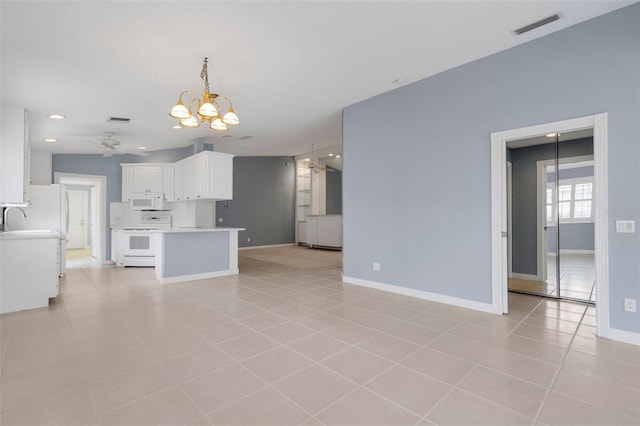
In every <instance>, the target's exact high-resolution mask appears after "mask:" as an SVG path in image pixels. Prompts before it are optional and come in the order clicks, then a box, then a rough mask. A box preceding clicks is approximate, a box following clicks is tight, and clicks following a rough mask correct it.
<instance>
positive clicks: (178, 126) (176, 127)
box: [171, 124, 182, 129]
mask: <svg viewBox="0 0 640 426" xmlns="http://www.w3.org/2000/svg"><path fill="white" fill-rule="evenodd" d="M171 128H172V129H182V126H181V125H179V124H176V125H175V126H171Z"/></svg>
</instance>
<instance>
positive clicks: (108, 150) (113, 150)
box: [96, 132, 149, 157]
mask: <svg viewBox="0 0 640 426" xmlns="http://www.w3.org/2000/svg"><path fill="white" fill-rule="evenodd" d="M105 136H106V138H104V139H102V141H101V142H100V144H99V145H100V147H101V148H102V156H103V157H111V156H112V155H114V154H117V155H122V154H132V155H138V156H141V157H147V156H148V155H149V153H147V152H140V150H139V149H137V147H135V146H134V145H129V146H125V145H122V144H121V142H120V141H119V140H117V139H114V138H113V132H105ZM96 145H97V144H96Z"/></svg>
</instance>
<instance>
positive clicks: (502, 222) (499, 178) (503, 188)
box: [491, 132, 509, 314]
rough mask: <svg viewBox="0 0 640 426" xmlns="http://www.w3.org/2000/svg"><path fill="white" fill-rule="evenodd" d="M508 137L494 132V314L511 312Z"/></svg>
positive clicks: (492, 240) (492, 268)
mask: <svg viewBox="0 0 640 426" xmlns="http://www.w3.org/2000/svg"><path fill="white" fill-rule="evenodd" d="M506 161H507V139H506V137H503V136H502V135H501V133H498V132H495V133H492V134H491V259H492V265H491V304H492V306H493V312H494V313H505V314H506V313H508V312H509V278H508V276H507V273H508V271H507V266H506V265H504V262H505V261H506V260H507V244H505V242H504V240H505V238H504V234H505V232H507V227H506V220H507V217H506V208H507V200H506V198H507V194H506V192H507V185H506V179H507V177H506V174H507V168H506V167H504V166H503V165H504V164H505V163H506Z"/></svg>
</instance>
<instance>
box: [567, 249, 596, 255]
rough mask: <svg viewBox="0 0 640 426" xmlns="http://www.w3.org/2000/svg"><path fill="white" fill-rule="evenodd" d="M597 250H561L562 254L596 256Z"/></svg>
mask: <svg viewBox="0 0 640 426" xmlns="http://www.w3.org/2000/svg"><path fill="white" fill-rule="evenodd" d="M594 253H595V250H574V249H560V254H594Z"/></svg>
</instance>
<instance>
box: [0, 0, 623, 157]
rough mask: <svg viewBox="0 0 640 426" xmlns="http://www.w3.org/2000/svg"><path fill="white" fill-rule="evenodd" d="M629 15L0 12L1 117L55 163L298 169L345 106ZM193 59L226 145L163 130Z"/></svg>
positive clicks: (193, 84)
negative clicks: (220, 99) (21, 113)
mask: <svg viewBox="0 0 640 426" xmlns="http://www.w3.org/2000/svg"><path fill="white" fill-rule="evenodd" d="M631 3H633V1H614V0H607V1H596V0H588V1H577V0H576V1H571V0H570V1H509V2H507V1H466V2H463V1H373V2H367V1H335V2H330V1H323V2H320V1H297V2H294V1H254V2H251V1H224V2H223V1H206V2H205V1H62V2H56V1H42V2H37V1H7V0H3V1H2V2H1V13H2V17H1V19H2V27H1V39H2V41H1V43H2V44H1V48H2V53H1V59H2V63H1V72H2V74H1V83H2V88H1V89H2V92H1V95H2V105H3V106H20V107H26V108H27V109H28V110H29V113H30V115H29V120H30V140H31V142H32V146H33V147H34V148H36V149H46V150H51V151H53V152H74V153H83V152H99V148H98V147H97V146H96V145H94V144H92V142H100V141H101V140H102V139H103V138H104V132H108V131H110V132H114V133H115V136H114V138H116V139H118V140H120V141H121V142H122V143H123V144H124V145H132V146H137V145H144V146H146V147H147V148H148V149H149V150H156V149H165V148H173V147H180V146H187V145H190V144H191V143H192V142H193V139H194V138H196V137H202V138H205V142H206V143H214V144H215V149H216V150H219V151H224V152H230V153H234V154H238V155H296V154H301V153H304V152H307V151H309V150H310V147H311V144H312V143H314V144H315V147H316V148H324V147H329V146H335V145H340V144H341V111H342V108H343V107H345V106H347V105H350V104H353V103H355V102H358V101H361V100H364V99H367V98H369V97H372V96H374V95H377V94H379V93H383V92H386V91H389V90H392V89H394V88H396V87H398V85H404V84H407V83H411V82H414V81H417V80H420V79H423V78H425V77H428V76H430V75H433V74H436V73H439V72H441V71H444V70H446V69H450V68H452V67H455V66H458V65H461V64H464V63H467V62H470V61H473V60H475V59H478V58H481V57H484V56H487V55H490V54H492V53H495V52H498V51H501V50H504V49H507V48H510V47H512V46H515V45H517V44H520V43H523V42H526V41H529V40H531V39H533V38H537V37H540V36H542V35H545V34H548V33H550V32H553V31H557V30H559V29H562V28H565V27H568V26H571V25H574V24H576V23H578V22H581V21H584V20H587V19H590V18H592V17H595V16H598V15H601V14H603V13H606V12H609V11H612V10H614V9H617V8H619V7H622V6H625V5H628V4H631ZM554 13H560V14H561V17H562V18H561V19H560V20H559V21H556V22H554V23H551V24H549V25H547V26H545V27H543V28H540V29H537V30H534V31H532V32H530V33H527V34H525V35H522V36H518V37H516V36H514V35H513V34H512V32H511V31H512V30H513V29H515V28H518V27H521V26H523V25H526V24H529V23H531V22H534V21H537V20H539V19H542V18H544V17H547V16H549V15H551V14H554ZM205 56H207V57H209V79H210V83H211V88H212V91H214V92H216V93H220V94H222V95H226V96H228V97H230V98H231V99H232V101H233V105H234V107H235V110H236V112H237V114H238V115H239V116H240V120H241V121H242V124H241V125H240V126H238V127H235V128H232V129H231V130H230V131H229V132H228V133H227V134H228V135H230V136H231V137H226V138H223V137H222V134H221V133H218V132H214V131H213V130H210V129H208V128H207V127H204V126H201V127H200V128H198V129H180V130H174V129H172V128H171V126H172V125H173V124H174V121H175V120H173V119H171V118H170V117H169V116H168V112H169V110H170V109H171V107H172V106H173V104H174V103H175V101H176V100H177V96H178V94H179V93H180V92H181V91H183V90H192V91H195V92H197V93H201V92H202V89H203V84H202V81H201V80H200V69H201V65H202V59H203V58H204V57H205ZM396 79H400V80H401V82H400V83H397V82H396ZM392 110H393V105H389V111H390V112H391V111H392ZM50 113H60V114H64V115H66V116H67V119H65V120H58V121H54V120H50V119H48V118H46V116H47V114H50ZM110 116H116V117H128V118H131V122H130V123H129V124H114V123H107V122H106V120H107V118H108V117H110ZM380 119H381V120H382V119H385V117H380ZM243 136H251V138H249V139H246V140H239V138H241V137H243ZM44 138H57V139H58V142H55V143H45V142H43V139H44Z"/></svg>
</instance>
